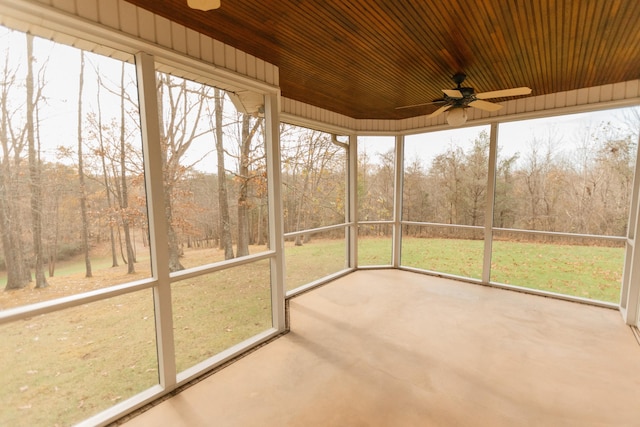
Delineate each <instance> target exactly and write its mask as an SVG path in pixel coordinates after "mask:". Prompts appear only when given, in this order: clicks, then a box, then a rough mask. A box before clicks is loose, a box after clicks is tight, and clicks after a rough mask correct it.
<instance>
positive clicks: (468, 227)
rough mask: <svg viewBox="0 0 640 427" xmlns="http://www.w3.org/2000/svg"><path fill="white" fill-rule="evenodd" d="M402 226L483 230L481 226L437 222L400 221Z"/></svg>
mask: <svg viewBox="0 0 640 427" xmlns="http://www.w3.org/2000/svg"><path fill="white" fill-rule="evenodd" d="M401 224H402V225H417V226H421V227H442V228H458V229H467V230H484V227H483V226H481V225H464V224H443V223H438V222H418V221H401Z"/></svg>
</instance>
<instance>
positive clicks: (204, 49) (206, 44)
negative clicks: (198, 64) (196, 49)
mask: <svg viewBox="0 0 640 427" xmlns="http://www.w3.org/2000/svg"><path fill="white" fill-rule="evenodd" d="M200 58H201V59H202V60H203V61H205V62H208V63H210V64H213V39H212V38H211V37H207V36H205V35H204V34H200Z"/></svg>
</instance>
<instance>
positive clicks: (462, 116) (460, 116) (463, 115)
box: [447, 108, 467, 126]
mask: <svg viewBox="0 0 640 427" xmlns="http://www.w3.org/2000/svg"><path fill="white" fill-rule="evenodd" d="M466 122H467V109H466V108H451V109H450V110H449V111H447V123H449V124H450V125H451V126H460V125H463V124H465V123H466Z"/></svg>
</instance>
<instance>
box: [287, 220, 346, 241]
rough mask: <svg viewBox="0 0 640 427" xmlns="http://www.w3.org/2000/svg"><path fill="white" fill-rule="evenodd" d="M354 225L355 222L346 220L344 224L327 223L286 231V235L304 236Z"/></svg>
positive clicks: (288, 236)
mask: <svg viewBox="0 0 640 427" xmlns="http://www.w3.org/2000/svg"><path fill="white" fill-rule="evenodd" d="M352 225H353V223H350V222H345V223H342V224H335V225H327V226H325V227H318V228H309V229H306V230H300V231H292V232H290V233H284V237H285V238H290V237H297V236H303V235H305V234H315V233H322V232H323V231H331V230H338V229H340V228H346V227H350V226H352Z"/></svg>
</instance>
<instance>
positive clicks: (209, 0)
mask: <svg viewBox="0 0 640 427" xmlns="http://www.w3.org/2000/svg"><path fill="white" fill-rule="evenodd" d="M187 5H188V6H189V7H190V8H191V9H197V10H204V11H207V10H213V9H218V8H219V7H220V0H187Z"/></svg>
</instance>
